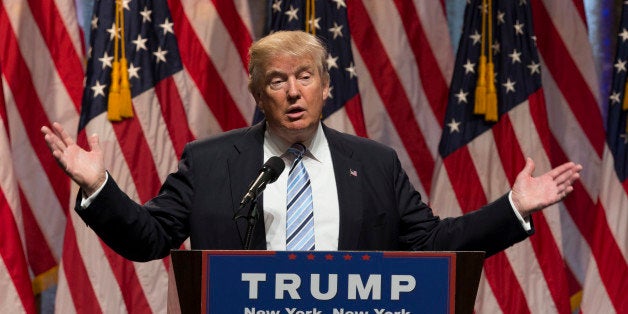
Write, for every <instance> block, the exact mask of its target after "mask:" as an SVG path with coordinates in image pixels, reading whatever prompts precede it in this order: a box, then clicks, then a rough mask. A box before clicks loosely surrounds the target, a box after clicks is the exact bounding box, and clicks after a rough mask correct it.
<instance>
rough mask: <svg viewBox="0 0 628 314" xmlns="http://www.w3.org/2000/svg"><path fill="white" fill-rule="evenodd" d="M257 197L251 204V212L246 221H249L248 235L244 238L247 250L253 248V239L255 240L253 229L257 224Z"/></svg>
mask: <svg viewBox="0 0 628 314" xmlns="http://www.w3.org/2000/svg"><path fill="white" fill-rule="evenodd" d="M257 213H258V210H257V197H256V198H254V199H253V200H252V201H251V204H250V205H249V213H248V215H247V216H246V222H247V227H246V236H245V238H244V249H245V250H250V248H251V241H252V240H253V231H254V230H255V225H256V224H257V218H258V217H257V216H258V215H257Z"/></svg>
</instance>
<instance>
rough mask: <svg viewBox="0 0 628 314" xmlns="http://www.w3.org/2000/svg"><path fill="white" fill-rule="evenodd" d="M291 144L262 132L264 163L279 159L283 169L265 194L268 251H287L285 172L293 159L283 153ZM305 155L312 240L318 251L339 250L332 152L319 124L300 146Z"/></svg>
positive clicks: (286, 178) (338, 216) (336, 197)
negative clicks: (311, 211) (312, 221)
mask: <svg viewBox="0 0 628 314" xmlns="http://www.w3.org/2000/svg"><path fill="white" fill-rule="evenodd" d="M292 144H294V143H285V142H284V141H283V140H281V139H280V138H278V137H277V136H273V134H271V133H270V132H269V128H268V127H267V128H266V132H265V133H264V160H268V158H270V157H272V156H280V157H281V158H282V159H283V160H284V162H285V163H286V168H285V169H284V171H283V172H282V173H281V175H280V176H279V178H277V181H275V182H273V183H271V184H269V185H268V186H266V190H265V191H264V196H263V199H264V205H263V206H264V226H265V227H266V248H267V249H268V250H271V251H284V250H285V249H286V210H287V209H286V197H287V196H286V189H287V184H288V172H289V171H290V166H292V161H293V160H294V156H293V155H292V154H290V153H286V151H287V149H288V148H289V147H290V146H292ZM303 144H304V145H305V146H306V147H307V152H306V153H305V155H304V156H303V165H304V166H305V169H307V172H308V174H309V176H310V185H311V187H312V199H313V206H314V241H315V245H314V247H315V248H316V250H317V251H334V250H337V249H338V234H339V229H340V206H339V205H338V190H337V189H336V177H335V175H334V166H333V163H332V161H331V152H330V150H329V144H328V143H327V138H326V137H325V134H324V132H323V128H322V126H321V124H319V125H318V129H317V130H316V133H315V135H314V137H313V138H312V140H311V142H309V143H303Z"/></svg>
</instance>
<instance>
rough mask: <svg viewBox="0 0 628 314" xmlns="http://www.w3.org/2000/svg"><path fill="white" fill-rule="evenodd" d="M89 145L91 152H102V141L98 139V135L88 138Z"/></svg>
mask: <svg viewBox="0 0 628 314" xmlns="http://www.w3.org/2000/svg"><path fill="white" fill-rule="evenodd" d="M87 143H88V144H89V149H90V150H91V151H96V152H99V151H100V140H99V139H98V134H96V133H94V134H92V135H91V136H89V137H88V138H87Z"/></svg>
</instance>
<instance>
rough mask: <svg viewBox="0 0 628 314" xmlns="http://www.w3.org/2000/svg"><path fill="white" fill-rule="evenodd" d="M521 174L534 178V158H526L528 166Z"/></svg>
mask: <svg viewBox="0 0 628 314" xmlns="http://www.w3.org/2000/svg"><path fill="white" fill-rule="evenodd" d="M521 173H522V174H526V175H528V176H530V177H531V176H532V173H534V160H532V158H530V157H527V158H526V165H525V167H523V170H521Z"/></svg>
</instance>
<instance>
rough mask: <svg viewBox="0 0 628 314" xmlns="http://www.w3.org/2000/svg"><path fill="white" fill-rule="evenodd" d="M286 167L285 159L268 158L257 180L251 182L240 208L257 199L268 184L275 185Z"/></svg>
mask: <svg viewBox="0 0 628 314" xmlns="http://www.w3.org/2000/svg"><path fill="white" fill-rule="evenodd" d="M285 167H286V164H284V162H283V159H281V158H279V157H277V156H273V157H270V158H268V160H267V161H266V163H265V164H264V166H262V169H260V171H259V174H258V175H257V178H256V179H255V180H253V182H251V185H250V186H249V189H248V191H247V192H246V194H244V197H242V200H241V201H240V208H242V207H243V206H244V205H246V204H248V203H249V202H250V201H252V200H254V199H256V198H257V196H258V195H259V194H261V193H262V192H263V191H264V188H266V184H268V183H273V182H275V180H277V178H278V177H279V175H280V174H281V173H282V172H283V169H284V168H285Z"/></svg>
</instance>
